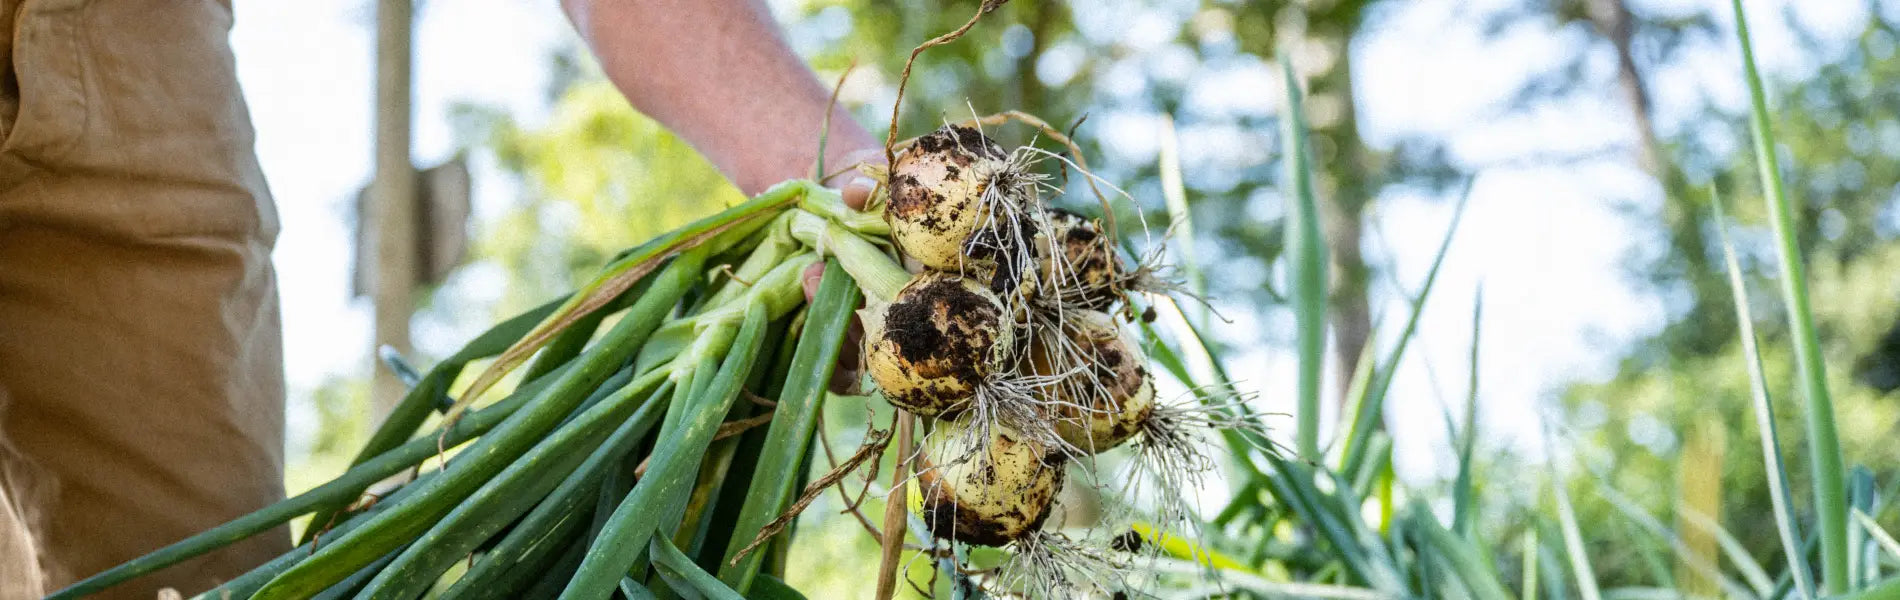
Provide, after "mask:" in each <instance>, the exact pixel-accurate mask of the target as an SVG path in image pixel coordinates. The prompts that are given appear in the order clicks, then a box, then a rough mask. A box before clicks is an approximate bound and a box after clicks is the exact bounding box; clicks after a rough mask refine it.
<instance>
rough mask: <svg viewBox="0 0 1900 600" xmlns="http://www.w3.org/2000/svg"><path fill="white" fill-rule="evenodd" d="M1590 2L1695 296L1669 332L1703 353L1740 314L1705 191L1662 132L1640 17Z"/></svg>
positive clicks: (1643, 164)
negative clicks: (1719, 262) (1642, 49)
mask: <svg viewBox="0 0 1900 600" xmlns="http://www.w3.org/2000/svg"><path fill="white" fill-rule="evenodd" d="M1586 8H1587V10H1588V14H1589V18H1590V21H1591V24H1592V26H1593V27H1594V28H1595V29H1596V31H1597V33H1598V34H1599V35H1602V36H1603V37H1604V38H1605V39H1606V40H1608V41H1609V42H1610V46H1611V47H1612V48H1614V49H1615V51H1616V83H1617V89H1618V91H1619V93H1620V95H1621V96H1622V100H1623V104H1624V105H1625V106H1626V107H1628V109H1629V111H1630V121H1631V124H1632V126H1633V127H1634V128H1635V130H1636V131H1635V133H1636V139H1637V147H1636V164H1637V166H1638V167H1639V168H1641V169H1642V170H1643V172H1645V173H1648V174H1649V176H1650V177H1652V178H1654V179H1655V180H1656V183H1657V185H1659V186H1661V188H1662V194H1663V198H1662V220H1663V226H1664V227H1666V228H1667V229H1668V231H1669V250H1670V253H1669V256H1668V257H1666V258H1665V259H1664V264H1665V265H1667V264H1670V263H1673V264H1674V265H1675V266H1676V268H1677V269H1679V270H1680V273H1679V275H1680V276H1681V278H1682V280H1683V282H1684V283H1686V284H1687V285H1688V286H1689V291H1690V294H1691V298H1692V299H1691V302H1692V304H1691V305H1690V307H1689V313H1688V315H1686V317H1687V318H1686V319H1684V320H1683V322H1685V323H1690V324H1692V325H1691V326H1689V327H1677V328H1672V330H1671V331H1670V332H1669V333H1668V334H1667V335H1668V337H1670V338H1672V339H1670V340H1669V345H1670V346H1671V347H1673V348H1679V349H1682V350H1684V351H1688V352H1693V353H1697V354H1702V353H1708V352H1714V351H1717V350H1719V349H1720V348H1722V347H1723V346H1724V345H1726V344H1727V343H1728V342H1729V341H1730V340H1731V339H1732V338H1733V337H1734V329H1733V328H1734V318H1733V317H1734V316H1733V314H1732V313H1731V312H1730V311H1729V309H1728V304H1727V302H1726V299H1727V297H1728V296H1727V291H1726V290H1727V288H1726V287H1725V285H1726V284H1725V283H1724V282H1723V281H1722V279H1721V277H1720V275H1719V270H1718V269H1716V268H1715V265H1714V264H1713V263H1712V261H1711V260H1710V258H1709V257H1710V254H1709V243H1708V238H1707V237H1706V236H1705V235H1703V231H1702V218H1701V204H1700V202H1699V201H1698V198H1700V197H1701V194H1703V193H1704V192H1702V191H1700V190H1695V189H1691V188H1690V185H1689V182H1688V179H1687V178H1686V177H1685V176H1684V175H1683V173H1682V170H1681V169H1680V168H1677V166H1676V163H1675V161H1673V160H1671V159H1670V158H1669V153H1668V149H1667V148H1664V147H1663V144H1662V141H1661V139H1659V138H1658V137H1657V134H1656V121H1655V118H1654V116H1653V115H1652V112H1651V105H1650V102H1649V92H1648V87H1647V86H1646V85H1645V82H1644V79H1643V73H1642V71H1641V70H1640V69H1638V68H1637V65H1636V56H1635V53H1634V52H1633V51H1632V50H1631V48H1632V46H1633V42H1634V38H1635V35H1636V19H1635V16H1634V15H1632V14H1631V13H1630V10H1629V5H1628V4H1627V3H1626V2H1625V1H1624V0H1587V6H1586Z"/></svg>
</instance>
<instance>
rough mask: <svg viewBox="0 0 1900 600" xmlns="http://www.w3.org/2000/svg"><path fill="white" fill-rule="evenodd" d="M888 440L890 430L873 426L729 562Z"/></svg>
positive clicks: (879, 451) (762, 541) (794, 516)
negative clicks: (839, 462) (860, 442)
mask: <svg viewBox="0 0 1900 600" xmlns="http://www.w3.org/2000/svg"><path fill="white" fill-rule="evenodd" d="M890 443H891V432H889V431H886V430H883V429H872V430H870V432H868V433H866V434H865V436H864V445H862V446H859V447H858V451H857V452H856V453H853V454H852V455H851V458H848V459H845V461H844V464H842V465H838V467H837V468H834V469H832V470H831V471H829V472H827V473H825V474H824V475H823V476H821V477H819V478H818V479H816V480H814V481H812V482H811V483H810V484H807V485H806V486H805V491H804V492H802V493H800V494H799V495H798V501H796V502H793V503H792V506H791V508H788V509H785V512H783V513H779V516H778V518H776V519H772V522H771V523H767V524H766V525H765V527H764V528H762V529H760V530H759V534H758V535H756V536H753V538H752V542H751V543H749V544H746V546H745V548H742V549H740V550H739V553H738V554H734V555H732V564H733V565H738V564H739V560H740V559H743V558H745V555H747V554H751V553H752V551H753V550H756V549H758V547H759V546H761V545H764V544H765V542H766V540H770V539H772V536H775V535H778V533H779V532H780V531H784V530H785V528H786V527H788V526H790V525H791V524H792V521H793V520H794V519H797V518H798V515H800V514H802V513H804V512H805V508H806V507H809V506H811V503H812V501H813V500H817V499H818V496H820V495H822V494H824V493H825V488H828V487H831V486H833V485H837V484H838V482H839V481H842V480H843V479H844V477H845V476H846V475H849V474H851V472H853V471H856V470H857V468H858V466H859V465H862V464H864V462H865V461H868V460H871V459H872V458H875V457H878V456H881V455H883V454H884V447H885V446H888V445H890Z"/></svg>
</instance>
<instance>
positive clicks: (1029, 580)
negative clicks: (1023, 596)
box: [988, 531, 1131, 598]
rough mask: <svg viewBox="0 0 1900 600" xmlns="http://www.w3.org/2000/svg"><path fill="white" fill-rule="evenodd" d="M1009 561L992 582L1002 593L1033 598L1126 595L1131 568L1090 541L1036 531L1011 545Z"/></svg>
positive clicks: (998, 571)
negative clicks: (1016, 593)
mask: <svg viewBox="0 0 1900 600" xmlns="http://www.w3.org/2000/svg"><path fill="white" fill-rule="evenodd" d="M1008 550H1009V552H1010V556H1009V559H1008V560H1007V561H1005V562H1004V563H1003V565H1002V566H1001V567H999V568H998V569H997V571H996V573H995V574H994V576H993V577H992V578H991V581H989V582H988V583H989V586H988V587H990V588H991V589H993V590H994V591H996V592H998V593H1012V592H1027V593H1028V594H1030V595H1031V596H1032V597H1046V598H1071V597H1108V596H1113V595H1115V594H1116V593H1126V591H1127V590H1128V589H1129V588H1130V587H1131V586H1130V585H1129V582H1128V576H1129V572H1128V565H1127V564H1126V562H1125V561H1123V560H1120V559H1119V558H1118V557H1117V556H1115V555H1114V554H1111V553H1109V552H1106V551H1104V550H1103V549H1102V548H1098V547H1096V546H1095V545H1093V544H1089V543H1087V542H1086V541H1081V540H1075V539H1072V538H1070V537H1069V536H1067V535H1063V534H1061V533H1055V532H1050V531H1035V532H1031V533H1030V534H1029V535H1026V536H1023V537H1022V538H1021V539H1018V540H1016V541H1014V542H1011V543H1010V545H1009V547H1008Z"/></svg>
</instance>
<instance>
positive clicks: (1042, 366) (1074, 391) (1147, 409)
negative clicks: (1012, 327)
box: [1031, 310, 1155, 452]
mask: <svg viewBox="0 0 1900 600" xmlns="http://www.w3.org/2000/svg"><path fill="white" fill-rule="evenodd" d="M1063 316H1064V317H1065V319H1064V322H1063V324H1062V326H1061V327H1060V328H1059V329H1060V330H1061V331H1060V335H1061V336H1062V338H1063V341H1055V340H1053V339H1050V337H1052V336H1048V334H1045V337H1044V338H1043V339H1040V340H1037V341H1038V344H1037V346H1039V347H1038V348H1036V349H1035V350H1034V351H1033V352H1032V353H1031V360H1032V361H1033V363H1032V368H1033V369H1034V370H1035V371H1036V372H1037V373H1038V374H1041V375H1055V376H1060V377H1061V379H1060V380H1059V381H1057V382H1056V383H1055V384H1053V385H1051V386H1050V387H1049V388H1048V390H1047V392H1046V393H1047V395H1048V396H1049V398H1050V400H1051V401H1050V402H1049V403H1048V409H1049V412H1050V416H1051V417H1052V418H1053V420H1054V423H1053V425H1054V429H1055V433H1056V435H1057V436H1058V437H1060V438H1062V441H1063V442H1065V443H1067V444H1069V445H1070V446H1073V447H1075V448H1077V449H1080V450H1084V451H1088V452H1102V451H1104V450H1108V449H1110V448H1114V447H1116V446H1119V445H1121V444H1122V443H1123V442H1126V441H1128V439H1129V438H1131V437H1134V435H1135V434H1136V433H1138V432H1140V431H1141V425H1142V423H1143V422H1145V421H1146V420H1147V419H1148V416H1149V414H1150V413H1152V412H1154V407H1155V388H1154V375H1153V373H1152V372H1150V371H1149V370H1148V366H1147V357H1146V356H1143V355H1142V352H1141V346H1140V345H1139V343H1138V342H1137V341H1136V340H1135V339H1134V337H1133V336H1132V335H1131V334H1130V333H1128V332H1127V331H1125V330H1124V329H1123V328H1121V327H1118V326H1116V324H1115V320H1114V318H1113V317H1110V316H1109V315H1107V314H1104V313H1100V312H1095V311H1083V310H1075V311H1067V312H1065V313H1064V314H1063Z"/></svg>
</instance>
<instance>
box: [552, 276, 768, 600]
mask: <svg viewBox="0 0 1900 600" xmlns="http://www.w3.org/2000/svg"><path fill="white" fill-rule="evenodd" d="M748 305H749V310H747V311H746V316H745V322H744V323H743V325H741V326H740V329H739V332H738V334H737V336H736V337H734V338H733V342H732V346H731V351H730V352H729V353H727V354H726V356H725V360H724V361H723V362H722V363H721V364H720V366H719V368H718V372H717V373H716V374H715V373H701V374H699V375H698V376H697V378H698V379H701V380H703V381H705V382H706V383H705V385H704V386H703V389H704V390H705V391H704V392H703V393H698V394H690V395H688V396H687V397H686V398H687V402H685V403H676V404H675V405H674V407H673V408H674V409H675V410H677V411H678V412H679V414H678V415H677V416H676V417H674V416H669V417H668V418H667V424H666V425H665V426H663V427H662V428H661V430H660V441H659V443H658V444H657V445H656V446H655V449H654V454H653V456H652V457H651V458H650V459H649V460H650V462H649V463H648V464H649V466H648V468H647V474H646V477H644V478H642V479H641V480H640V482H639V483H638V484H635V485H634V487H633V491H632V492H631V493H629V494H628V495H627V497H626V499H625V500H623V501H621V502H620V506H619V508H617V509H615V510H614V512H613V515H612V516H610V517H609V518H608V520H607V524H606V527H605V528H603V529H602V530H601V532H600V535H599V536H598V537H597V538H595V541H594V544H593V546H592V547H591V548H589V550H588V552H587V556H586V558H584V559H582V561H581V565H580V568H579V570H578V571H577V572H576V573H575V575H574V579H573V580H572V581H570V582H568V585H567V588H566V589H565V590H562V592H561V598H563V599H570V600H572V599H597V598H605V597H607V595H608V594H610V593H611V592H612V591H613V589H614V587H615V585H616V584H618V583H619V581H620V578H621V576H623V575H624V574H626V572H627V570H628V569H629V568H630V567H632V566H633V565H634V563H635V561H637V560H639V557H640V555H641V554H644V553H645V552H646V551H647V542H648V541H649V540H651V539H653V538H654V537H656V536H658V537H664V536H667V535H670V532H671V531H672V530H673V528H674V527H675V526H677V525H678V524H679V519H680V518H681V514H682V513H683V512H684V510H685V502H686V497H685V494H686V493H687V492H689V491H690V490H691V489H692V487H693V480H692V475H693V474H694V473H696V472H698V470H699V463H700V459H701V458H703V455H704V454H705V452H706V447H707V446H708V445H710V444H711V443H712V438H713V433H714V431H715V430H716V429H717V428H718V425H719V422H720V420H722V419H724V418H725V415H726V412H727V410H728V409H729V408H730V407H731V406H732V401H733V399H734V398H737V397H738V395H739V388H740V387H741V386H742V385H743V384H744V383H745V380H746V376H747V375H748V374H749V371H750V369H751V368H752V366H753V365H754V364H755V363H756V362H757V361H756V360H755V359H756V358H757V354H758V351H759V347H760V346H761V345H762V339H761V338H763V337H764V335H763V333H764V330H765V325H766V322H767V320H768V317H769V315H768V314H767V312H766V309H765V307H764V306H763V305H761V304H758V303H748ZM698 385H699V384H698V383H697V382H696V383H695V384H694V386H698Z"/></svg>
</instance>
